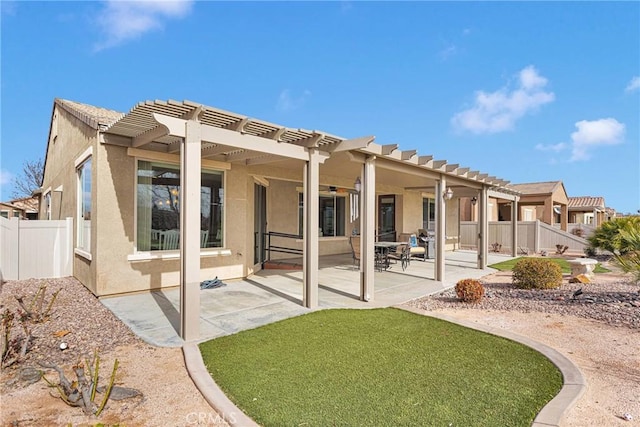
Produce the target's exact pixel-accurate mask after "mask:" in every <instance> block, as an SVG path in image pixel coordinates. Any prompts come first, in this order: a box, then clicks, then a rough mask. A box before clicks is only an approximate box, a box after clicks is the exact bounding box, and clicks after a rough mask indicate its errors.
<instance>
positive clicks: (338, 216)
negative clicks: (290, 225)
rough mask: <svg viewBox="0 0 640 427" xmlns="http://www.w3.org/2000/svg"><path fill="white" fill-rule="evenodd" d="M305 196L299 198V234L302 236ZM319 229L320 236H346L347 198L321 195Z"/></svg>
mask: <svg viewBox="0 0 640 427" xmlns="http://www.w3.org/2000/svg"><path fill="white" fill-rule="evenodd" d="M303 200H304V199H303V194H302V193H300V194H299V196H298V234H300V235H302V232H303V227H304V215H303V208H304V201H303ZM318 210H319V212H318V214H319V215H320V217H319V227H320V230H318V233H319V234H320V236H344V235H345V232H344V223H345V215H346V211H345V197H342V196H334V195H330V196H325V195H320V200H319V209H318Z"/></svg>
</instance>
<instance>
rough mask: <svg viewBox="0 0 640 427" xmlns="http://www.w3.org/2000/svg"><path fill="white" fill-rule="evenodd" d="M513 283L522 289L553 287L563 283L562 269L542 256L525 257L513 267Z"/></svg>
mask: <svg viewBox="0 0 640 427" xmlns="http://www.w3.org/2000/svg"><path fill="white" fill-rule="evenodd" d="M511 280H512V282H513V285H514V286H515V287H517V288H520V289H553V288H557V287H559V286H560V285H561V284H562V270H561V268H560V266H559V265H558V264H556V263H555V262H553V261H551V260H548V259H542V258H523V259H521V260H520V261H518V262H517V263H516V265H515V266H514V267H513V276H512V279H511Z"/></svg>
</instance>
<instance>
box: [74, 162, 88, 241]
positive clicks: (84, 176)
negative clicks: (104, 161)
mask: <svg viewBox="0 0 640 427" xmlns="http://www.w3.org/2000/svg"><path fill="white" fill-rule="evenodd" d="M77 246H78V248H79V249H82V250H83V251H86V252H91V157H89V158H87V159H86V160H85V161H83V162H82V163H81V164H80V165H79V166H78V241H77Z"/></svg>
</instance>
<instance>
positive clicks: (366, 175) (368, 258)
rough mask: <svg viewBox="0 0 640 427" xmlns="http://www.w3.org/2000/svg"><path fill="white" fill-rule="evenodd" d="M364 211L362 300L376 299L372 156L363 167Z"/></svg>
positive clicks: (361, 231)
mask: <svg viewBox="0 0 640 427" xmlns="http://www.w3.org/2000/svg"><path fill="white" fill-rule="evenodd" d="M362 196H363V197H362V201H361V204H362V205H361V206H362V209H361V210H360V211H361V215H360V221H361V222H360V245H361V247H360V254H361V255H360V299H361V300H362V301H372V300H373V298H374V292H375V289H374V271H375V253H374V251H375V247H374V243H375V235H376V223H375V213H376V157H375V156H370V157H367V158H366V159H365V162H364V165H362Z"/></svg>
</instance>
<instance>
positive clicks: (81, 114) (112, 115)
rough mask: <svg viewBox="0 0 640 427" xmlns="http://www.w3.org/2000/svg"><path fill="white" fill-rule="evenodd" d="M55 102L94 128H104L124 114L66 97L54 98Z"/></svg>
mask: <svg viewBox="0 0 640 427" xmlns="http://www.w3.org/2000/svg"><path fill="white" fill-rule="evenodd" d="M55 103H56V104H57V105H59V106H60V107H62V108H64V109H65V110H66V111H68V112H69V113H71V114H73V115H74V116H75V117H76V118H78V119H79V120H82V121H83V122H84V123H86V124H87V125H89V126H91V127H92V128H94V129H100V128H102V127H105V128H106V127H107V126H110V125H112V124H113V123H115V122H116V121H118V120H119V119H121V118H122V117H123V116H124V113H121V112H119V111H114V110H109V109H107V108H101V107H95V106H93V105H88V104H82V103H80V102H75V101H69V100H68V99H60V98H56V100H55Z"/></svg>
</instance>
